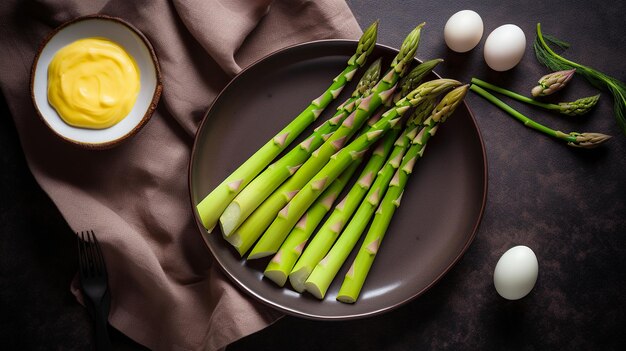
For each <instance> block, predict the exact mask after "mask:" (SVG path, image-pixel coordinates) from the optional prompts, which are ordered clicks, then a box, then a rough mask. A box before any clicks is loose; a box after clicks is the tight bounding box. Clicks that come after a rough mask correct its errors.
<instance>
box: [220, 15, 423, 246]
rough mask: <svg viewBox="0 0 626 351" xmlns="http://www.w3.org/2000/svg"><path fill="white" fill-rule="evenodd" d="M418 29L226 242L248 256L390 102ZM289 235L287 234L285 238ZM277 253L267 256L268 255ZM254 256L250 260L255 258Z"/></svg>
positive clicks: (418, 30)
mask: <svg viewBox="0 0 626 351" xmlns="http://www.w3.org/2000/svg"><path fill="white" fill-rule="evenodd" d="M422 26H423V25H419V26H417V27H416V28H415V29H414V30H413V31H412V32H411V33H409V35H408V36H407V38H406V39H405V40H404V43H403V44H402V49H401V50H400V53H398V56H397V57H396V58H395V59H394V62H393V63H392V66H391V69H390V70H389V72H388V73H386V74H385V76H384V77H383V78H382V79H381V80H380V81H379V82H378V83H377V84H376V86H375V87H374V88H373V92H372V94H370V95H369V96H367V97H365V98H364V99H362V100H361V102H360V103H359V105H358V107H357V109H356V110H355V111H354V112H353V113H352V114H351V115H350V116H348V117H347V118H346V119H345V120H344V122H343V123H342V125H341V126H340V127H339V129H337V130H336V131H335V132H334V133H333V135H332V136H331V137H330V138H329V139H328V140H326V142H325V143H324V144H322V146H320V147H319V148H318V150H316V151H315V152H313V153H312V154H311V157H310V158H309V159H308V160H307V161H306V162H305V163H304V164H303V165H302V166H301V167H300V168H299V169H298V170H297V172H296V173H295V174H294V175H293V176H291V177H290V178H289V179H288V180H287V181H286V182H284V183H283V184H282V185H281V186H280V187H279V188H278V189H276V191H274V193H273V194H272V195H271V196H270V197H268V198H267V199H266V200H265V201H264V202H263V203H262V204H261V206H259V207H258V208H257V209H256V210H255V211H254V212H253V213H252V214H251V215H250V216H249V217H248V218H247V219H246V221H244V222H243V223H242V224H241V225H240V226H239V228H238V229H237V230H235V231H234V232H233V233H232V235H230V236H229V237H227V240H228V241H229V242H230V243H231V244H232V245H233V246H235V248H236V249H237V251H238V252H239V253H240V254H242V255H243V254H244V253H245V252H247V251H248V250H249V249H250V247H251V246H252V245H253V244H254V242H255V241H256V240H257V239H258V238H259V237H260V236H261V235H262V234H263V232H264V231H265V230H266V229H267V228H268V226H269V225H270V224H271V223H272V220H273V219H274V218H275V217H276V215H277V214H278V212H279V211H280V210H281V209H282V208H283V207H284V206H285V205H286V204H287V203H288V202H289V201H290V200H291V198H292V197H293V196H294V195H295V194H296V193H297V192H298V191H299V190H300V189H301V188H302V187H303V186H304V185H305V184H306V183H307V182H308V181H309V180H310V179H311V177H313V176H314V175H315V174H316V173H317V172H318V171H319V170H320V169H322V167H323V166H324V165H325V164H326V163H327V162H328V160H329V159H330V157H331V156H332V155H333V154H334V153H336V152H337V150H339V149H340V148H341V147H342V146H343V144H345V143H346V142H347V141H348V140H349V139H350V137H351V136H352V135H353V134H354V133H355V132H356V131H357V130H358V129H359V128H360V126H361V125H362V124H363V123H364V122H365V121H366V120H367V119H368V118H369V117H370V116H371V115H372V114H373V112H374V111H376V109H377V107H378V106H380V105H381V104H382V103H384V102H385V101H387V100H388V99H390V98H391V96H392V94H393V91H394V90H395V84H396V83H397V81H398V80H399V79H400V78H401V76H403V75H404V74H405V73H406V71H407V69H406V67H408V66H407V64H405V63H404V62H411V61H412V60H413V56H414V55H415V51H416V50H417V47H418V45H419V39H420V34H421V28H422ZM285 235H286V234H285ZM273 253H275V251H274V252H268V253H267V255H270V254H273ZM255 257H256V256H255V255H252V256H250V257H249V258H255Z"/></svg>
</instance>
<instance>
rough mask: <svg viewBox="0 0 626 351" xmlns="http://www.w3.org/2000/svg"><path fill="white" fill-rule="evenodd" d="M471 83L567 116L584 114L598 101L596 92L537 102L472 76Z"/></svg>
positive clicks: (598, 96)
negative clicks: (579, 97) (573, 97)
mask: <svg viewBox="0 0 626 351" xmlns="http://www.w3.org/2000/svg"><path fill="white" fill-rule="evenodd" d="M472 84H476V85H478V86H479V87H481V88H485V89H489V90H492V91H495V92H497V93H500V94H502V95H506V96H508V97H510V98H513V99H515V100H517V101H521V102H524V103H527V104H530V105H534V106H538V107H541V108H545V109H547V110H551V111H556V112H558V113H561V114H564V115H568V116H578V115H584V114H585V113H587V112H589V110H591V109H592V108H593V107H594V106H595V105H596V103H598V99H599V98H600V94H598V95H594V96H589V97H586V98H582V99H578V100H576V101H572V102H560V103H558V104H547V103H545V102H539V101H536V100H533V99H531V98H528V97H526V96H523V95H520V94H517V93H514V92H512V91H510V90H507V89H503V88H500V87H498V86H495V85H493V84H490V83H487V82H485V81H482V80H480V79H478V78H472Z"/></svg>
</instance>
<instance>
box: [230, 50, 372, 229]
mask: <svg viewBox="0 0 626 351" xmlns="http://www.w3.org/2000/svg"><path fill="white" fill-rule="evenodd" d="M379 77H380V59H378V60H376V61H375V62H374V63H373V64H371V65H370V67H369V68H368V69H367V71H366V72H365V74H364V75H363V77H362V78H361V80H360V81H359V83H358V84H357V88H356V89H355V90H354V92H353V93H352V96H351V97H350V98H349V99H348V100H346V101H345V102H344V103H343V104H342V105H340V106H339V108H337V113H335V115H334V116H333V117H332V118H330V119H329V120H327V121H326V122H325V123H324V124H322V125H321V126H320V127H318V128H317V129H316V130H315V131H314V132H313V134H311V136H309V137H308V138H307V139H306V140H305V141H303V142H302V143H300V145H298V146H296V147H294V148H293V149H292V150H291V151H289V153H287V154H286V155H285V156H283V157H282V158H281V159H280V160H278V161H276V162H275V163H273V164H271V165H270V166H269V167H268V168H267V169H266V170H265V171H263V173H261V174H260V175H259V176H258V177H256V178H255V179H254V180H253V181H252V182H251V183H250V184H248V186H247V187H246V188H245V189H244V190H243V191H241V193H239V195H237V197H235V199H234V200H233V201H232V202H231V203H230V204H229V205H228V207H226V210H225V211H224V213H223V214H222V216H221V217H220V226H221V228H222V234H223V235H226V236H228V235H230V234H231V233H232V231H233V230H234V229H237V227H239V225H241V223H243V221H244V220H245V219H246V218H248V216H249V215H250V214H251V213H252V212H253V211H254V210H255V209H256V208H257V207H258V206H259V205H260V204H261V203H262V202H263V200H265V199H266V198H267V197H268V196H269V195H270V194H271V193H272V192H273V191H274V190H276V188H277V187H278V186H280V185H281V184H282V183H283V182H284V181H285V180H286V179H287V178H289V176H291V175H292V174H293V173H295V171H296V170H297V169H298V168H299V167H300V166H301V165H302V163H303V162H304V161H306V160H307V159H308V158H309V156H311V153H312V152H313V151H315V150H316V149H317V148H318V147H320V145H322V143H323V142H324V141H325V140H326V139H327V138H328V137H330V135H331V133H333V132H334V131H335V130H336V129H337V128H338V127H339V125H340V124H341V123H342V122H343V120H344V119H345V118H346V117H347V116H348V115H349V114H350V113H352V112H353V110H354V109H355V108H356V106H355V104H356V103H357V102H358V99H359V98H360V97H361V96H362V95H367V93H368V92H369V91H370V90H371V88H373V87H374V84H376V82H377V81H378V79H379Z"/></svg>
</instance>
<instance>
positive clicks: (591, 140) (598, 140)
mask: <svg viewBox="0 0 626 351" xmlns="http://www.w3.org/2000/svg"><path fill="white" fill-rule="evenodd" d="M570 135H571V136H574V137H575V138H576V141H572V142H568V143H567V145H569V146H573V147H578V148H583V149H593V148H596V147H598V146H600V145H602V144H604V143H605V142H607V141H608V140H609V139H611V138H612V136H610V135H606V134H602V133H576V132H572V133H570Z"/></svg>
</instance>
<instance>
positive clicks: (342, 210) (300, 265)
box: [289, 100, 434, 292]
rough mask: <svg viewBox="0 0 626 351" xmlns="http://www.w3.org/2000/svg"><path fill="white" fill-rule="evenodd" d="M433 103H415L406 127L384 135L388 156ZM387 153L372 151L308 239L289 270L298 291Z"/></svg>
mask: <svg viewBox="0 0 626 351" xmlns="http://www.w3.org/2000/svg"><path fill="white" fill-rule="evenodd" d="M433 107H434V106H433V103H432V101H428V100H426V101H424V103H422V104H420V105H418V107H417V108H416V111H415V112H414V113H413V116H412V117H411V118H410V119H409V121H408V123H407V127H406V128H405V131H404V132H403V134H402V135H401V136H400V138H398V139H397V140H396V135H395V134H393V133H390V134H389V135H387V136H385V139H384V140H385V144H384V145H386V144H387V143H389V142H391V144H392V145H393V150H392V151H390V152H391V153H392V155H391V157H390V159H393V160H400V158H401V157H402V155H403V154H404V152H405V151H406V148H407V147H408V146H409V144H410V141H411V140H412V138H413V137H414V136H415V135H416V131H417V126H418V125H419V124H420V123H421V121H422V120H423V119H424V118H425V117H426V116H427V115H429V114H430V112H431V111H432V109H433ZM388 154H389V151H387V152H380V153H377V152H374V154H373V155H372V157H371V158H370V160H369V161H368V163H367V164H366V165H365V168H364V169H363V171H362V172H361V175H360V176H359V178H358V179H359V180H358V181H357V183H356V184H354V186H353V187H352V188H351V189H350V191H349V192H348V194H347V195H346V196H345V197H344V199H343V200H342V201H341V202H340V204H339V205H337V206H336V207H335V209H334V210H333V212H332V213H331V215H330V217H329V218H328V219H327V220H326V222H325V223H324V224H323V226H322V227H321V229H320V230H319V231H318V232H317V234H316V235H315V237H313V240H311V243H310V244H309V246H308V247H307V248H306V250H305V251H304V252H303V254H302V256H301V257H300V259H298V262H297V263H296V265H295V266H294V267H293V269H292V270H291V272H290V273H289V282H290V283H291V286H292V287H293V288H294V290H296V291H298V292H303V291H304V282H305V281H306V279H307V278H308V277H309V275H310V274H311V272H312V271H313V269H314V268H315V266H316V265H317V263H318V262H319V261H320V260H321V259H322V258H324V256H325V255H326V254H327V253H328V250H330V248H331V246H332V245H333V243H334V242H335V240H336V239H337V237H338V236H339V234H340V233H341V231H342V230H343V228H344V226H345V225H346V224H347V223H348V220H349V219H350V217H352V214H353V213H354V211H356V209H357V207H358V206H359V204H360V203H361V201H362V200H363V198H364V197H365V195H366V194H367V192H368V190H369V189H370V187H371V185H372V183H373V182H374V179H375V178H376V174H377V173H378V172H379V171H380V169H381V168H382V167H383V165H384V164H385V160H386V159H387V156H388Z"/></svg>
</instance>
